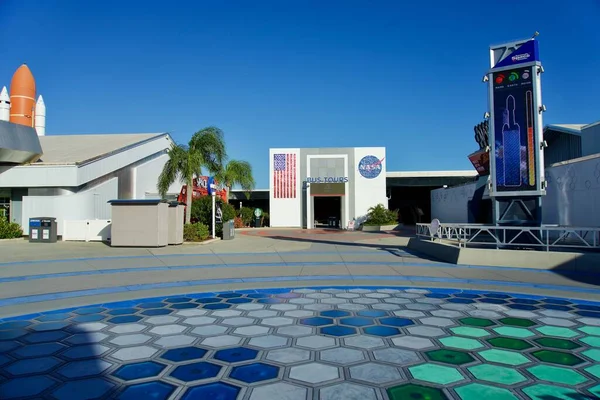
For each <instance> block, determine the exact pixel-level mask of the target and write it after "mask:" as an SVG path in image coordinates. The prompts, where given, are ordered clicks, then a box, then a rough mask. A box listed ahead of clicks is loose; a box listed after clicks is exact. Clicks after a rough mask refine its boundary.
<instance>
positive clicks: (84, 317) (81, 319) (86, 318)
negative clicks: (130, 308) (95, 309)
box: [71, 314, 106, 323]
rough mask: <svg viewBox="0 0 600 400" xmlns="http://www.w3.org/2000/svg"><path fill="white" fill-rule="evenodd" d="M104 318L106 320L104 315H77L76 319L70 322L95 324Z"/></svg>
mask: <svg viewBox="0 0 600 400" xmlns="http://www.w3.org/2000/svg"><path fill="white" fill-rule="evenodd" d="M104 318H106V315H103V314H86V315H78V316H77V317H75V318H73V319H72V320H71V321H73V322H78V323H84V322H97V321H102V320H103V319H104Z"/></svg>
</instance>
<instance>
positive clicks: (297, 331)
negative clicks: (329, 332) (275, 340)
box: [277, 325, 313, 337]
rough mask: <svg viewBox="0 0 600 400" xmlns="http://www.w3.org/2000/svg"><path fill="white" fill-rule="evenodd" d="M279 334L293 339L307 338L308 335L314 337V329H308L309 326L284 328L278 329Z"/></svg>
mask: <svg viewBox="0 0 600 400" xmlns="http://www.w3.org/2000/svg"><path fill="white" fill-rule="evenodd" d="M277 333H278V334H280V335H285V336H293V337H297V336H307V335H312V333H313V328H311V327H308V326H298V325H292V326H283V327H281V328H277Z"/></svg>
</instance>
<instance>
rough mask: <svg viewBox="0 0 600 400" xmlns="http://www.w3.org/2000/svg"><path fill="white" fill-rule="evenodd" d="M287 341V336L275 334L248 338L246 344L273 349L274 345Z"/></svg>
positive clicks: (279, 345)
mask: <svg viewBox="0 0 600 400" xmlns="http://www.w3.org/2000/svg"><path fill="white" fill-rule="evenodd" d="M287 343H288V338H285V337H283V336H277V335H265V336H257V337H253V338H252V339H250V341H249V342H248V344H249V345H250V346H254V347H260V348H262V349H273V348H275V347H281V346H285V345H286V344H287Z"/></svg>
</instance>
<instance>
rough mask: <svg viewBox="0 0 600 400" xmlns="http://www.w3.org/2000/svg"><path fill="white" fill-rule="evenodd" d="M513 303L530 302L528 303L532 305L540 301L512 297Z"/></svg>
mask: <svg viewBox="0 0 600 400" xmlns="http://www.w3.org/2000/svg"><path fill="white" fill-rule="evenodd" d="M512 302H513V303H516V304H530V305H534V304H539V303H540V302H539V301H537V300H532V299H512Z"/></svg>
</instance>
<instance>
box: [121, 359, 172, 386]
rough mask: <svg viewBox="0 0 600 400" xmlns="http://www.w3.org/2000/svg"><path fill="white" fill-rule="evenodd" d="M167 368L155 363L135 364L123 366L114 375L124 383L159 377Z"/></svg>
mask: <svg viewBox="0 0 600 400" xmlns="http://www.w3.org/2000/svg"><path fill="white" fill-rule="evenodd" d="M166 367H167V366H166V365H164V364H160V363H157V362H155V361H144V362H139V363H134V364H127V365H122V366H121V367H119V369H117V370H116V371H115V372H113V373H112V374H113V375H114V376H116V377H117V378H120V379H123V380H124V381H131V380H134V379H143V378H150V377H151V376H157V375H158V374H160V373H161V372H162V371H163V370H164V369H165V368H166Z"/></svg>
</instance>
